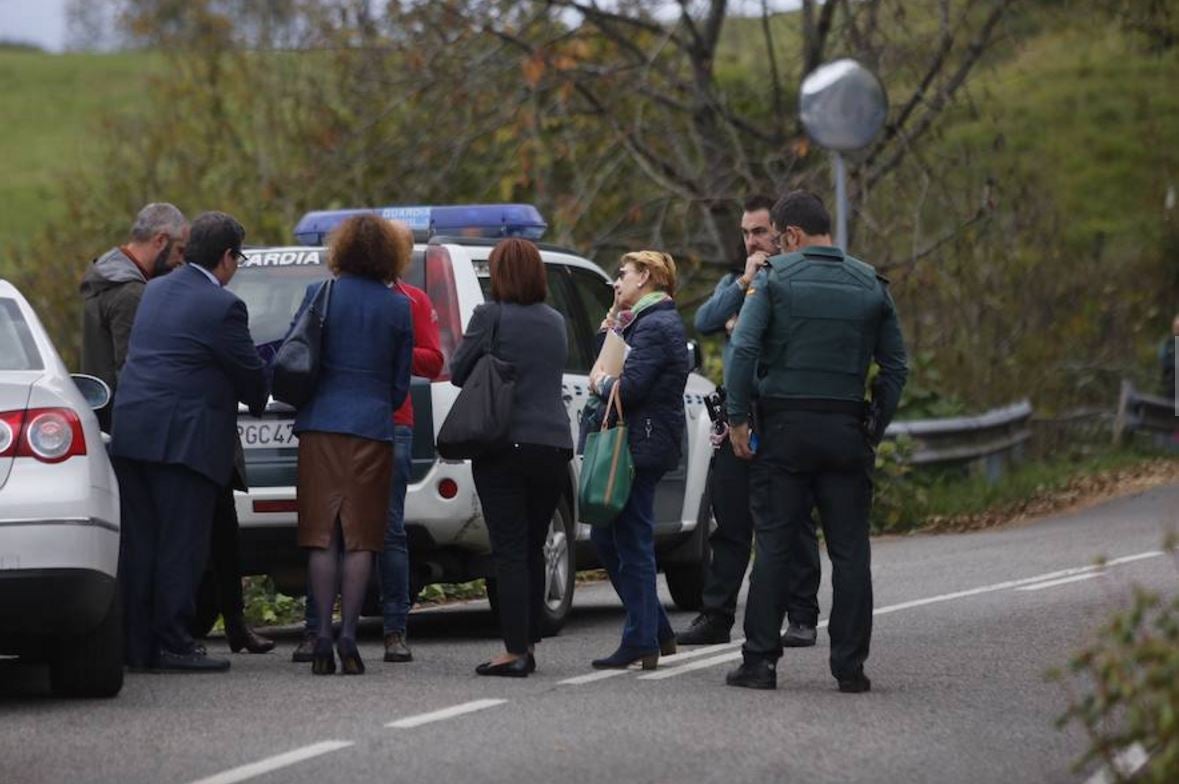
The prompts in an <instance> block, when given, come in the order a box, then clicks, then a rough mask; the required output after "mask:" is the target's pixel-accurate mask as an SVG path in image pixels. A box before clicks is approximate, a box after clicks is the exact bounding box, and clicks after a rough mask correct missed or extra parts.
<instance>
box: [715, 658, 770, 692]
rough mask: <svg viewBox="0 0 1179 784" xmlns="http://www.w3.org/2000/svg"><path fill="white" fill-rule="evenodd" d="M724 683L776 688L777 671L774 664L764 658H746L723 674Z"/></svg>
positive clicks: (750, 687)
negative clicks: (735, 667) (738, 665)
mask: <svg viewBox="0 0 1179 784" xmlns="http://www.w3.org/2000/svg"><path fill="white" fill-rule="evenodd" d="M725 683H727V684H729V685H730V686H740V687H741V688H743V689H776V688H778V672H777V670H776V669H775V668H774V664H773V663H772V662H769V661H766V660H765V659H746V660H745V661H743V662H742V663H741V666H740V667H738V668H737V669H735V670H733V671H732V672H730V673H729V674H728V675H726V676H725Z"/></svg>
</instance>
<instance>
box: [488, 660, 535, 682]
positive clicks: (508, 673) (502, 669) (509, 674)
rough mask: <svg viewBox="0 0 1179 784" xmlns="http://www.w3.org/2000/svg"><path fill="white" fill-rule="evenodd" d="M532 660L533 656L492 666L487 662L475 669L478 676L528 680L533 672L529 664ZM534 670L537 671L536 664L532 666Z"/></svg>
mask: <svg viewBox="0 0 1179 784" xmlns="http://www.w3.org/2000/svg"><path fill="white" fill-rule="evenodd" d="M531 658H532V657H531V656H520V657H519V658H516V659H512V660H511V661H508V662H502V663H500V664H492V663H491V662H489V661H485V662H483V663H482V664H480V665H479V666H478V667H476V668H475V673H476V674H478V675H497V676H499V677H501V678H527V677H528V673H530V672H532V670H530V669H529V662H528V660H529V659H531ZM534 661H535V660H534ZM532 669H536V665H535V663H534V664H533V665H532Z"/></svg>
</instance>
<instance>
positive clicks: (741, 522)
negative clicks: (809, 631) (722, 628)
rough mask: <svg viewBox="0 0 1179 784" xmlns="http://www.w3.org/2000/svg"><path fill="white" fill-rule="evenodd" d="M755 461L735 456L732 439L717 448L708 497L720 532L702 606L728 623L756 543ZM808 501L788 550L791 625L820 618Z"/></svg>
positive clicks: (817, 569)
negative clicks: (751, 485)
mask: <svg viewBox="0 0 1179 784" xmlns="http://www.w3.org/2000/svg"><path fill="white" fill-rule="evenodd" d="M752 465H753V464H752V463H751V462H750V461H748V460H742V459H741V458H739V457H737V456H736V455H734V454H733V447H732V445H731V444H730V443H729V441H728V439H725V441H724V442H723V443H722V444H721V445H720V446H719V447H718V448H717V450H716V454H715V455H714V456H713V458H712V471H711V472H710V473H709V476H710V479H709V485H708V488H709V497H710V498H711V499H712V512H713V514H714V515H715V516H716V530H715V531H713V532H712V535H711V536H709V538H708V542H709V546H710V549H711V550H712V560H711V561H710V562H709V564H708V570H707V572H706V575H705V582H704V596H703V609H704V612H705V613H707V614H708V615H712V616H715V617H718V618H722V619H724V620H725V621H726V622H727V623H728V624H729V625H730V626H731V625H732V624H733V619H734V617H735V615H736V612H737V594H738V593H739V592H740V590H741V583H742V582H743V581H744V580H745V569H746V568H747V567H748V566H749V552H750V549H751V545H752V542H753V513H752V511H751V505H750V498H749V476H750V470H751V467H752ZM810 509H811V508H810V505H809V504H808V505H807V509H806V515H805V519H800V520H799V521H798V524H797V525H794V526H792V528H791V530H793V531H794V532H795V534H796V535H797V536H798V542H797V544H796V545H795V546H792V547H790V548H789V558H790V562H789V564H788V566H787V575H786V577H787V590H786V616H787V617H788V618H789V619H790V622H791V623H797V624H800V625H802V626H811V627H813V626H815V625H816V624H817V623H818V622H819V600H818V596H817V594H818V592H819V580H820V578H821V576H822V567H821V566H820V564H819V540H818V537H817V536H816V535H815V523H814V520H813V519H812V518H811V511H810Z"/></svg>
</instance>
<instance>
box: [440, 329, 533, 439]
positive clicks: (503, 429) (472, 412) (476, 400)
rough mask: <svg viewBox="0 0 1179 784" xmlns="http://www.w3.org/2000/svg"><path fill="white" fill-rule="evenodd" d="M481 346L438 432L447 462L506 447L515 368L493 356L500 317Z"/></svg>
mask: <svg viewBox="0 0 1179 784" xmlns="http://www.w3.org/2000/svg"><path fill="white" fill-rule="evenodd" d="M501 312H502V311H501V310H500V308H499V306H496V313H495V321H494V322H492V326H491V330H490V331H489V332H488V336H487V339H486V340H485V342H484V344H483V355H482V356H480V357H479V359H477V360H475V366H474V367H473V368H471V374H470V375H469V376H468V377H467V380H466V383H464V384H463V387H462V390H461V391H460V392H459V394H458V397H457V398H455V400H454V404H453V405H452V406H451V407H450V412H449V413H448V414H447V415H446V420H445V421H444V422H443V423H442V427H441V428H439V429H438V438H437V440H436V444H437V447H438V454H439V455H441V456H442V457H444V458H446V459H447V460H469V459H474V458H476V457H480V456H481V455H483V454H486V453H487V452H489V451H491V450H494V449H496V448H498V447H502V446H506V445H507V444H508V431H509V429H510V427H511V424H512V399H513V398H514V397H515V394H516V368H515V367H513V366H512V364H511V363H509V362H505V361H503V360H502V359H500V358H499V357H497V356H495V353H494V352H495V338H496V333H497V332H498V331H499V319H500V315H501Z"/></svg>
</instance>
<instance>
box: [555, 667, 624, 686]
mask: <svg viewBox="0 0 1179 784" xmlns="http://www.w3.org/2000/svg"><path fill="white" fill-rule="evenodd" d="M628 672H630V670H595V671H594V672H590V673H586V674H585V675H578V676H577V677H575V678H566V679H565V680H563V681H557V685H558V686H580V685H582V684H583V683H593V682H594V681H604V680H606V679H607V678H617V677H618V676H619V675H626V674H627V673H628Z"/></svg>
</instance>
